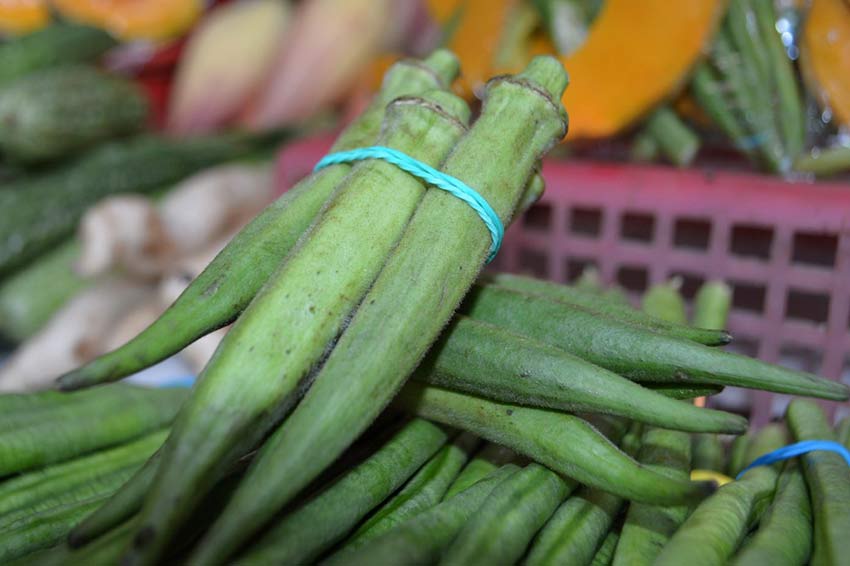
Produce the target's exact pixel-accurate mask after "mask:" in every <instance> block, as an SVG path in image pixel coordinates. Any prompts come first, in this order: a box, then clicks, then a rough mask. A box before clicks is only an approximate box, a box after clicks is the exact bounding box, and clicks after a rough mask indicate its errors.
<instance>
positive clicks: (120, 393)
mask: <svg viewBox="0 0 850 566" xmlns="http://www.w3.org/2000/svg"><path fill="white" fill-rule="evenodd" d="M101 389H109V391H93V392H91V393H90V392H86V395H80V396H77V395H74V396H71V397H68V398H67V399H64V400H62V401H60V402H57V401H59V400H57V399H56V398H55V397H53V396H48V397H44V399H45V400H46V401H47V404H48V405H50V407H49V408H47V407H45V408H42V409H35V408H33V409H32V410H30V411H27V410H26V409H22V410H21V411H20V412H18V413H17V416H20V415H23V416H24V417H25V419H24V420H23V421H21V422H22V424H21V425H20V426H18V427H14V428H11V429H9V428H6V427H5V426H3V425H0V476H4V475H6V474H10V473H13V472H20V471H25V470H30V469H33V468H37V467H41V466H46V465H49V464H55V463H57V462H62V461H65V460H70V459H72V458H74V457H77V456H80V455H83V454H87V453H89V452H93V451H95V450H99V449H103V448H107V447H110V446H114V445H116V444H121V443H123V442H127V441H130V440H133V439H135V438H138V437H140V436H143V435H145V434H147V433H149V432H153V431H156V430H158V429H161V428H162V427H163V426H165V425H167V424H168V423H169V422H171V420H172V419H173V418H174V416H175V414H176V413H177V410H178V409H179V408H180V405H182V404H183V401H184V400H185V399H186V397H187V392H186V391H182V390H178V389H147V388H143V387H132V386H127V385H111V386H109V387H108V388H101ZM35 405H37V403H34V406H35ZM36 416H40V418H38V419H36V418H35V417H36ZM14 417H16V413H11V414H9V415H8V416H7V418H14ZM33 421H36V422H33Z"/></svg>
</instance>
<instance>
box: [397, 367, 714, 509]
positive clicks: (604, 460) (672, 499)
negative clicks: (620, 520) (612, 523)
mask: <svg viewBox="0 0 850 566" xmlns="http://www.w3.org/2000/svg"><path fill="white" fill-rule="evenodd" d="M396 402H397V403H398V404H399V405H400V406H401V407H402V408H404V409H406V410H408V411H411V412H414V413H416V414H417V415H419V416H421V417H424V418H427V419H431V420H435V421H437V422H441V423H444V424H446V425H449V426H454V427H457V428H460V429H463V430H468V431H470V432H472V433H475V434H477V435H478V436H481V437H482V438H485V439H487V440H489V441H491V442H495V443H497V444H502V445H504V446H507V447H509V448H511V449H512V450H515V451H516V452H518V453H520V454H524V455H526V456H528V457H529V458H531V459H533V460H535V461H536V462H538V463H540V464H542V465H544V466H546V467H548V468H549V469H551V470H553V471H555V472H558V473H559V474H562V475H564V476H567V477H571V478H573V479H575V480H578V481H579V482H581V483H583V484H585V485H589V486H593V487H597V488H599V489H604V490H608V491H610V492H612V493H615V494H617V495H618V496H620V497H624V498H627V499H633V500H636V501H646V502H650V503H682V502H686V501H688V500H692V499H698V498H700V497H701V496H702V495H704V494H705V493H706V492H705V490H706V489H707V488H708V486H707V485H706V484H702V483H693V482H687V481H681V480H671V479H669V478H667V477H666V476H660V475H658V474H656V473H655V472H652V471H650V470H647V469H646V468H644V467H642V466H640V465H638V464H637V462H635V461H634V460H632V459H631V458H629V457H628V456H627V455H625V454H623V452H621V451H620V450H619V449H618V448H617V446H616V445H614V444H612V443H611V442H610V441H609V440H608V439H606V438H605V437H604V436H602V434H600V433H599V431H597V430H596V429H595V428H594V427H593V426H591V425H590V424H589V423H588V422H587V421H585V420H583V419H580V418H578V417H575V416H572V415H567V414H564V413H557V412H554V411H547V410H543V409H532V408H528V407H520V406H518V405H510V404H507V403H498V402H495V401H489V400H485V399H481V398H478V397H472V396H469V395H462V394H460V393H453V392H450V391H447V390H444V389H439V388H437V387H423V386H421V385H419V384H417V383H408V384H407V386H406V387H405V388H404V389H403V390H402V391H401V393H400V394H399V395H398V397H397V398H396Z"/></svg>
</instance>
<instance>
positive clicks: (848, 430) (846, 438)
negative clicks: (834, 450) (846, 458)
mask: <svg viewBox="0 0 850 566" xmlns="http://www.w3.org/2000/svg"><path fill="white" fill-rule="evenodd" d="M835 436H836V440H838V442H840V443H841V444H843V445H844V446H846V447H847V448H848V449H850V417H844V418H843V419H841V422H840V423H838V426H837V427H835Z"/></svg>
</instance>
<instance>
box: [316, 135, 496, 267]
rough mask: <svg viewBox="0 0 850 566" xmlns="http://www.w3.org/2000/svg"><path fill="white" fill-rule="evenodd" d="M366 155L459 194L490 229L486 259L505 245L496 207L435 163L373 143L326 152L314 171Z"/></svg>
mask: <svg viewBox="0 0 850 566" xmlns="http://www.w3.org/2000/svg"><path fill="white" fill-rule="evenodd" d="M364 159H383V160H384V161H386V162H388V163H392V164H393V165H395V166H396V167H398V168H399V169H402V170H404V171H407V172H408V173H410V174H411V175H414V176H416V177H419V178H420V179H422V180H423V181H425V182H426V183H428V184H429V185H433V186H435V187H437V188H438V189H442V190H444V191H447V192H449V193H451V194H452V195H454V196H455V197H457V198H459V199H460V200H462V201H463V202H465V203H466V204H468V205H469V206H471V207H472V210H474V211H475V212H476V214H478V216H480V217H481V220H482V221H483V222H484V225H485V226H486V227H487V230H489V231H490V237H491V238H492V243H491V244H490V254H489V255H488V256H487V262H488V263H489V262H491V261H493V258H494V257H496V254H497V253H498V252H499V248H500V247H501V245H502V238H503V237H504V235H505V227H504V225H502V220H501V219H500V218H499V215H498V214H496V211H495V210H493V208H492V207H491V206H490V205H489V204H488V203H487V201H486V200H484V197H482V196H481V195H480V194H478V192H476V191H475V190H474V189H473V188H472V187H470V186H469V185H467V184H465V183H464V182H463V181H461V180H460V179H457V178H455V177H452V176H451V175H446V174H445V173H443V172H442V171H438V170H436V169H434V168H433V167H431V166H429V165H426V164H425V163H422V162H421V161H418V160H416V159H413V158H412V157H410V156H409V155H407V154H406V153H403V152H401V151H398V150H396V149H392V148H390V147H384V146H380V145H375V146H372V147H363V148H360V149H352V150H351V151H340V152H337V153H331V154H329V155H326V156H324V157H323V158H322V159H321V161H319V162H318V163H317V164H316V166H315V167H314V168H313V171H318V170H319V169H323V168H325V167H327V166H328V165H336V164H338V163H349V162H351V161H362V160H364Z"/></svg>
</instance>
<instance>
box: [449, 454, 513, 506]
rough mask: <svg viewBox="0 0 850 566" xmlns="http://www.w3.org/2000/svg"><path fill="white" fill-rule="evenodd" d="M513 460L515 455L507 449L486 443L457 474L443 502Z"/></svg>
mask: <svg viewBox="0 0 850 566" xmlns="http://www.w3.org/2000/svg"><path fill="white" fill-rule="evenodd" d="M514 460H516V454H515V453H514V452H513V451H512V450H510V449H509V448H505V447H504V446H499V445H498V444H493V443H492V442H488V443H486V444H485V445H484V448H482V449H481V450H479V451H478V453H477V454H475V456H474V457H473V458H472V460H470V461H469V463H468V464H467V465H466V466H464V468H463V469H462V470H461V471H460V474H458V476H457V477H456V478H455V480H454V482H452V484H451V485H450V486H449V489H448V490H447V491H446V493H445V494H444V495H443V500H446V499H451V498H452V497H454V496H455V495H457V494H458V493H460V492H461V491H463V490H464V489H466V488H467V487H469V486H471V485H472V484H474V483H476V482H477V481H478V480H481V479H484V478H485V477H486V476H487V474H489V473H490V472H492V471H493V470H495V469H496V468H498V467H499V466H504V465H505V464H509V463H511V462H513V461H514Z"/></svg>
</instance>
